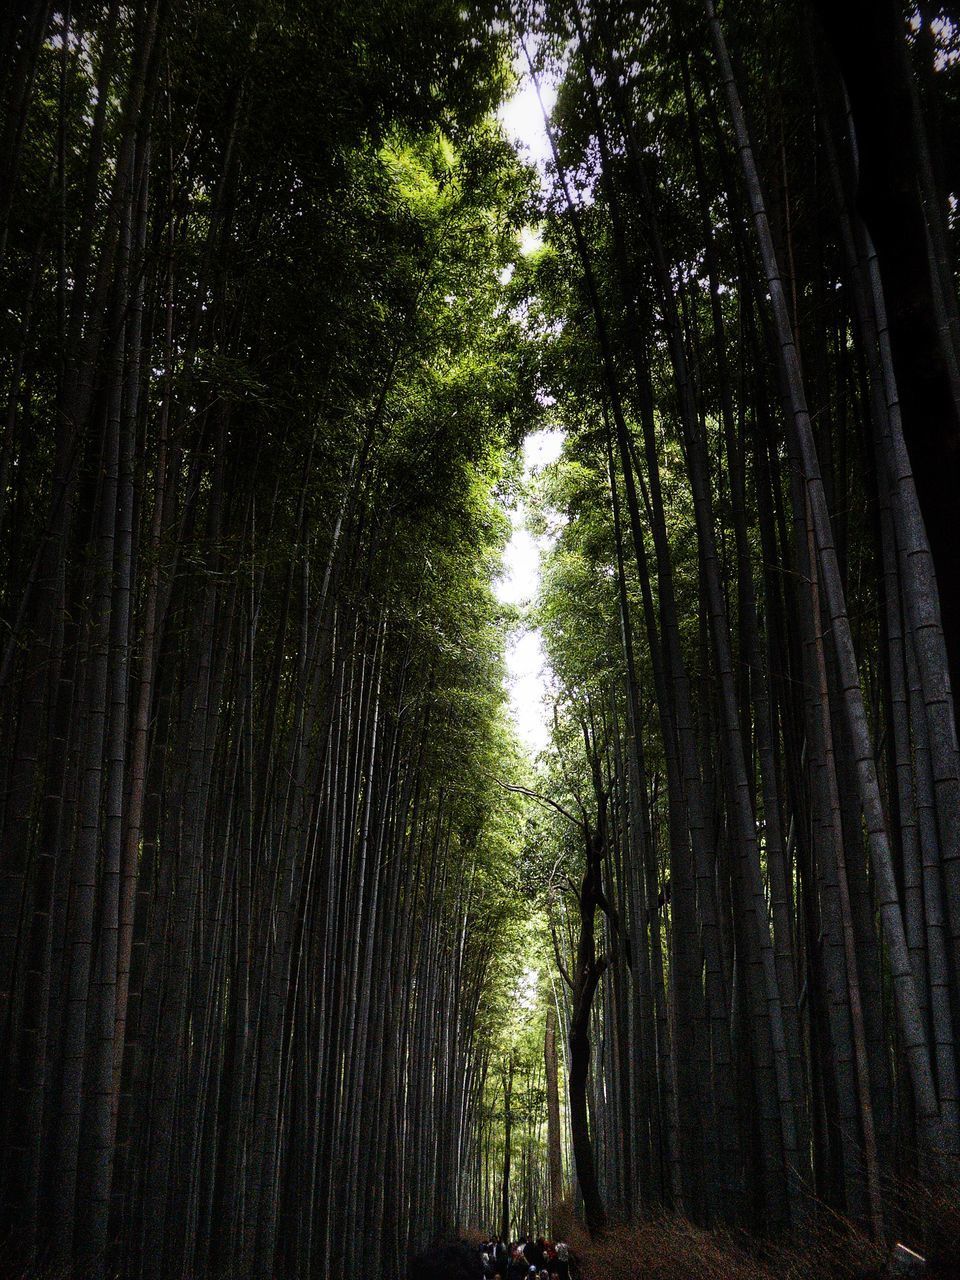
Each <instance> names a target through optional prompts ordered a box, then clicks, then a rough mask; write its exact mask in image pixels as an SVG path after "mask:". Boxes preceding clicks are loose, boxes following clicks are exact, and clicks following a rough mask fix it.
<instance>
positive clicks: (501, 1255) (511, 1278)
mask: <svg viewBox="0 0 960 1280" xmlns="http://www.w3.org/2000/svg"><path fill="white" fill-rule="evenodd" d="M480 1264H481V1266H482V1268H483V1274H484V1276H487V1277H489V1278H490V1280H570V1277H571V1271H570V1246H569V1245H568V1244H567V1243H566V1242H565V1241H564V1240H545V1239H544V1238H543V1236H540V1237H539V1238H538V1239H536V1240H534V1239H533V1237H532V1236H521V1238H520V1239H519V1240H517V1241H514V1243H512V1244H508V1243H507V1242H506V1241H505V1240H503V1239H502V1238H501V1237H500V1236H492V1237H491V1238H490V1239H489V1240H486V1241H484V1243H483V1244H482V1245H481V1246H480Z"/></svg>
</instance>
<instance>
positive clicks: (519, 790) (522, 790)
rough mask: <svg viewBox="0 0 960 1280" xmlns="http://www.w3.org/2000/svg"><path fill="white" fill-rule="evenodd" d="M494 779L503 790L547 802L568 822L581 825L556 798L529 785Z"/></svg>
mask: <svg viewBox="0 0 960 1280" xmlns="http://www.w3.org/2000/svg"><path fill="white" fill-rule="evenodd" d="M494 781H495V782H496V783H498V785H499V786H501V787H503V789H504V791H512V792H514V794H515V795H518V796H527V798H528V799H530V800H536V801H538V802H539V803H540V804H548V805H549V806H550V808H551V809H556V811H557V813H562V814H563V816H564V817H565V818H566V820H567V821H568V822H572V823H573V825H574V826H575V827H582V826H583V823H582V822H581V821H580V819H579V818H575V817H574V816H573V814H572V813H571V812H570V810H569V809H565V808H564V807H563V805H562V804H557V802H556V800H551V799H550V797H549V796H543V795H541V794H540V792H539V791H531V790H530V788H529V787H518V786H517V785H516V784H515V783H513V782H504V780H503V779H502V778H495V779H494Z"/></svg>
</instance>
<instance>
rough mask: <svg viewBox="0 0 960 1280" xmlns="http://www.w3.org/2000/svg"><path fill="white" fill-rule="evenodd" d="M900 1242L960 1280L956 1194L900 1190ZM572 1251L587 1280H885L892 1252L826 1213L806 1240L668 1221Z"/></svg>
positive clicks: (937, 1278) (932, 1275) (574, 1240)
mask: <svg viewBox="0 0 960 1280" xmlns="http://www.w3.org/2000/svg"><path fill="white" fill-rule="evenodd" d="M889 1204H890V1220H891V1221H895V1222H896V1229H895V1232H894V1233H893V1239H894V1240H899V1241H902V1242H903V1243H905V1244H907V1245H908V1246H909V1247H910V1248H912V1249H915V1250H916V1251H918V1252H920V1253H922V1254H923V1255H924V1256H925V1257H926V1258H927V1259H928V1262H929V1268H928V1270H927V1272H926V1273H925V1275H926V1276H928V1277H929V1280H960V1196H958V1195H957V1192H956V1190H955V1188H946V1187H929V1186H923V1185H921V1184H906V1185H901V1186H900V1187H899V1188H898V1190H897V1194H896V1196H895V1197H891V1198H890V1201H889ZM569 1238H570V1243H571V1245H572V1246H573V1248H574V1250H575V1251H576V1254H577V1256H578V1258H579V1260H580V1265H581V1271H582V1276H583V1280H880V1278H881V1277H884V1276H887V1275H888V1274H889V1272H888V1270H887V1266H886V1264H887V1258H888V1249H887V1247H886V1246H881V1245H878V1244H876V1243H874V1242H873V1241H872V1240H870V1239H869V1238H868V1237H867V1236H866V1235H865V1234H864V1233H863V1232H861V1231H859V1230H858V1229H857V1228H856V1227H855V1226H853V1224H851V1223H849V1222H846V1221H844V1220H842V1219H839V1218H837V1217H835V1216H832V1215H830V1214H829V1213H827V1212H821V1213H819V1214H818V1216H817V1220H816V1222H815V1224H813V1225H812V1226H811V1228H810V1229H809V1230H808V1231H807V1232H806V1233H805V1235H804V1237H803V1239H802V1240H793V1241H790V1242H771V1241H765V1240H760V1239H757V1238H756V1237H752V1236H749V1235H747V1234H738V1233H735V1232H730V1231H719V1230H718V1231H705V1230H703V1229H702V1228H700V1227H696V1226H694V1225H693V1223H691V1222H688V1221H687V1220H686V1219H684V1218H678V1217H671V1216H667V1215H663V1216H660V1217H657V1218H653V1219H651V1220H650V1221H647V1222H644V1223H641V1224H639V1225H633V1226H622V1227H615V1228H613V1229H611V1231H610V1232H609V1234H608V1235H607V1236H606V1237H605V1238H604V1239H603V1240H602V1241H597V1242H591V1241H590V1239H589V1237H588V1236H587V1235H586V1233H585V1232H584V1231H583V1230H582V1229H581V1228H579V1227H573V1228H572V1230H571V1232H570V1236H569Z"/></svg>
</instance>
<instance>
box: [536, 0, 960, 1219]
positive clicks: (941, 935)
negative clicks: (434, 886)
mask: <svg viewBox="0 0 960 1280" xmlns="http://www.w3.org/2000/svg"><path fill="white" fill-rule="evenodd" d="M718 8H719V9H720V12H719V15H718V13H717V9H718ZM521 26H523V21H521ZM957 38H958V28H957V24H956V15H955V13H954V14H953V17H952V18H951V16H950V14H948V13H944V12H942V11H941V10H940V8H939V7H937V6H923V5H921V6H919V7H917V8H916V10H915V11H914V9H913V7H912V6H908V7H907V8H904V7H903V6H899V5H896V4H893V3H889V4H887V3H881V4H878V5H860V4H856V3H841V4H837V5H829V6H828V5H824V6H822V8H821V7H820V6H818V5H805V4H778V5H775V6H766V7H763V6H751V5H746V4H734V3H729V2H728V3H725V4H724V5H723V6H722V7H721V6H715V5H714V3H713V0H706V3H703V4H701V3H686V2H684V3H680V2H676V3H673V4H669V5H642V4H641V5H620V4H599V3H591V2H589V0H566V2H564V0H559V2H558V3H557V4H548V5H546V6H543V7H537V8H535V10H534V11H533V12H531V13H529V14H527V16H526V19H525V31H524V34H523V45H524V53H525V55H526V57H527V59H528V61H529V66H530V70H531V74H532V75H534V76H535V77H536V78H537V81H538V83H539V84H540V86H541V90H542V89H543V87H544V86H549V85H553V84H555V85H556V86H557V94H558V97H557V106H556V108H555V109H554V111H553V113H552V122H551V127H550V135H549V141H550V146H551V149H552V155H553V169H552V182H551V190H550V195H549V197H548V203H549V220H548V224H547V246H546V247H545V248H544V249H543V250H542V252H541V254H540V259H539V262H538V263H537V264H536V268H535V271H536V276H537V284H536V294H535V297H534V301H533V303H532V307H533V309H534V315H535V322H534V323H533V325H532V327H534V328H536V329H538V330H539V332H540V333H541V334H542V335H543V337H544V342H545V351H544V356H543V359H544V374H543V377H544V384H545V386H546V388H547V389H548V390H549V392H550V393H551V395H552V396H553V397H554V398H555V401H556V404H555V407H554V408H553V409H552V410H551V412H552V414H553V416H554V419H555V421H556V423H557V424H558V425H560V426H562V427H563V428H565V430H566V432H567V443H566V448H565V457H564V460H563V461H562V462H561V463H560V464H559V465H558V466H557V467H556V468H554V469H553V472H552V474H548V476H547V477H546V478H545V479H544V482H543V492H542V495H541V516H540V519H541V527H542V528H543V529H544V530H545V531H548V530H552V531H553V535H554V537H555V545H554V550H553V552H552V554H551V558H550V563H549V568H548V578H547V582H546V586H545V590H544V596H543V599H542V601H541V606H540V618H541V623H542V626H543V627H544V630H545V634H546V637H547V644H548V650H549V653H550V658H551V663H552V666H553V669H554V672H555V673H556V696H557V716H556V722H555V731H554V756H553V758H552V762H551V763H550V764H549V767H548V772H547V783H548V785H546V786H545V796H544V798H545V799H546V800H547V801H549V802H550V805H551V807H550V808H549V809H546V810H545V812H546V813H548V814H549V815H550V816H549V821H550V823H551V824H552V827H553V830H554V848H556V847H557V846H558V845H559V847H561V848H562V849H565V850H566V859H567V862H566V866H567V867H568V868H571V869H570V870H567V871H565V870H564V869H563V867H564V864H563V863H560V864H559V868H558V864H557V863H556V862H555V861H554V862H553V863H552V864H550V865H552V867H553V872H552V874H548V876H547V885H546V888H545V890H544V895H545V901H546V902H547V904H548V906H549V907H550V909H551V913H552V928H553V932H554V935H555V941H556V945H557V959H558V965H559V966H560V968H561V972H562V974H563V977H564V990H565V992H566V1020H567V1031H568V1040H569V1072H570V1077H569V1096H570V1111H571V1121H572V1125H573V1132H572V1143H573V1153H574V1157H575V1164H576V1170H577V1174H578V1179H579V1186H580V1192H581V1195H582V1203H583V1209H584V1212H585V1216H586V1220H587V1222H588V1225H589V1226H590V1227H591V1229H592V1230H593V1231H594V1232H598V1231H601V1230H602V1229H603V1227H604V1225H605V1223H606V1222H607V1221H608V1220H609V1219H610V1218H611V1217H615V1218H616V1217H620V1218H622V1217H632V1216H635V1215H637V1214H640V1213H642V1212H643V1211H644V1210H645V1208H646V1207H648V1206H650V1205H651V1204H658V1203H659V1204H662V1205H667V1206H670V1207H671V1208H673V1209H674V1210H678V1211H680V1212H682V1213H684V1214H686V1215H688V1216H690V1217H692V1218H693V1219H695V1220H697V1221H699V1222H702V1223H722V1222H726V1223H734V1224H743V1225H750V1226H753V1227H756V1226H758V1225H764V1226H765V1227H766V1228H768V1229H774V1230H782V1229H784V1228H793V1229H795V1230H799V1229H802V1228H803V1227H804V1226H805V1224H807V1223H809V1222H810V1221H811V1220H812V1219H813V1218H814V1217H815V1216H816V1215H818V1214H820V1213H821V1212H822V1210H821V1206H826V1212H827V1213H828V1214H830V1215H833V1214H836V1213H839V1214H841V1215H844V1216H846V1217H848V1218H849V1219H851V1220H853V1221H855V1222H857V1223H859V1224H861V1226H862V1227H863V1228H864V1229H866V1230H867V1231H872V1232H874V1233H875V1234H876V1235H878V1236H881V1237H882V1236H883V1234H884V1231H885V1229H886V1228H887V1227H888V1226H889V1225H890V1223H891V1214H892V1213H893V1212H894V1210H893V1206H894V1204H895V1200H896V1195H895V1189H896V1188H897V1186H902V1185H903V1181H904V1180H905V1179H909V1178H911V1177H915V1176H920V1177H921V1178H928V1179H933V1180H934V1181H942V1182H943V1183H944V1184H945V1185H947V1186H949V1185H951V1184H953V1185H954V1186H955V1183H956V1178H957V1168H958V1165H957V1157H958V1155H960V1130H958V1094H957V1068H958V1059H957V1047H958V1046H957V1029H958V1025H960V1022H958V1012H960V1002H958V1001H960V987H958V985H957V984H958V977H960V970H958V960H960V952H958V941H960V862H958V839H960V822H958V817H960V807H958V800H960V788H958V783H960V774H958V755H957V734H956V720H955V705H956V703H955V696H954V694H953V693H952V692H951V672H952V673H953V674H954V677H955V675H956V660H955V655H956V652H957V644H958V641H960V632H958V630H957V626H956V622H955V620H954V619H955V612H954V611H955V608H956V592H957V586H958V582H960V579H958V577H957V573H956V555H957V550H958V546H960V541H958V538H957V533H956V525H955V520H954V517H953V510H954V499H953V498H952V497H951V494H954V493H955V492H956V480H957V460H958V457H960V454H958V452H957V444H958V441H960V413H958V409H960V400H958V397H957V389H958V386H960V383H958V381H957V376H956V375H957V368H958V367H960V366H958V351H960V348H958V345H957V337H958V332H960V331H958V329H957V326H956V315H957V309H956V307H957V301H956V252H955V250H956V223H955V218H954V211H955V203H956V202H955V197H954V196H953V195H952V194H951V193H953V192H955V191H956V189H957V188H956V182H957V176H958V175H957V169H956V161H957V152H956V146H955V138H956V123H957V107H958V97H957V91H958V86H957V74H956V63H957V56H958V49H957ZM951 130H952V135H951ZM951 136H952V138H953V143H952V144H951V142H950V138H951ZM955 685H956V681H955V678H954V688H955ZM558 805H559V806H560V807H561V808H562V809H563V810H564V812H563V813H558V812H557V806H558Z"/></svg>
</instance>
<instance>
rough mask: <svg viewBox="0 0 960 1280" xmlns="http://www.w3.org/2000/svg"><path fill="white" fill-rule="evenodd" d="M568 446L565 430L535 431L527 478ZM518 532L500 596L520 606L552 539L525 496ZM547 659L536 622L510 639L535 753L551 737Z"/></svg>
mask: <svg viewBox="0 0 960 1280" xmlns="http://www.w3.org/2000/svg"><path fill="white" fill-rule="evenodd" d="M562 447H563V432H561V431H535V432H533V433H532V434H531V435H529V436H527V438H526V440H525V441H524V444H523V471H524V478H525V479H529V478H530V477H531V476H532V475H533V474H534V473H535V472H536V470H537V469H538V468H541V467H544V466H546V464H547V463H549V462H554V461H555V460H556V459H557V458H558V457H559V456H560V450H561V448H562ZM510 521H511V523H512V525H513V533H512V535H511V537H510V541H509V542H508V543H507V548H506V551H505V553H504V557H503V577H502V578H501V579H500V581H499V582H498V583H497V587H496V591H497V596H498V597H499V599H501V600H502V601H504V602H505V603H508V604H515V605H517V606H518V607H521V608H522V607H523V606H524V605H528V604H531V603H532V602H533V600H534V599H535V597H536V595H537V592H538V590H539V588H540V554H541V551H545V550H546V549H547V548H548V547H549V538H548V537H546V536H545V537H540V538H535V537H534V536H533V534H531V533H530V531H529V530H528V529H527V528H526V522H527V505H526V502H525V501H523V499H521V500H520V501H519V502H518V503H517V506H516V508H515V509H514V510H513V511H511V512H510ZM547 679H548V670H547V659H546V655H545V653H544V651H543V638H542V636H541V634H540V631H539V629H538V628H536V627H525V626H521V627H519V628H518V629H517V631H516V632H514V634H513V635H511V636H510V639H509V640H508V642H507V692H508V694H509V696H510V710H511V712H512V713H513V719H514V723H515V724H516V726H517V732H518V733H519V735H520V739H521V741H522V742H523V743H524V744H525V745H526V746H527V747H528V749H529V750H530V751H531V752H533V753H534V754H536V753H537V752H538V751H542V750H543V748H544V747H545V746H546V745H547V742H548V741H549V738H550V722H549V719H548V715H547V706H546V701H545V698H546V692H547Z"/></svg>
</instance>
